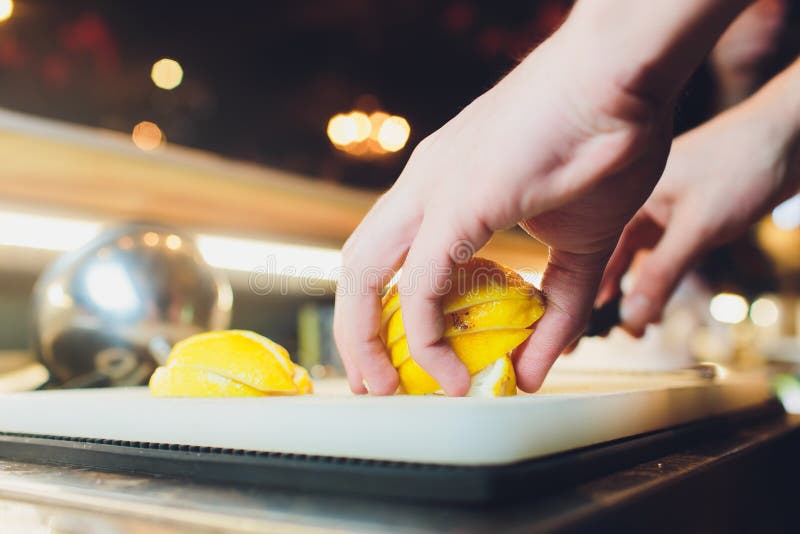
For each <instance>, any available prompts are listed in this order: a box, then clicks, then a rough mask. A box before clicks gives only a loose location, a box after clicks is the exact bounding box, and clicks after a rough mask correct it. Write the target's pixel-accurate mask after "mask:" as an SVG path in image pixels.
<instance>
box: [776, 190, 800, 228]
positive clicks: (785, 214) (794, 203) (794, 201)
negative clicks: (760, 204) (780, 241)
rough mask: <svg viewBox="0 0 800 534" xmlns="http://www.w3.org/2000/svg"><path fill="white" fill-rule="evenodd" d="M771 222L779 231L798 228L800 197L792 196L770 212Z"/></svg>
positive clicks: (799, 223)
mask: <svg viewBox="0 0 800 534" xmlns="http://www.w3.org/2000/svg"><path fill="white" fill-rule="evenodd" d="M772 222H774V223H775V226H777V227H778V228H780V229H781V230H794V229H795V228H800V195H795V196H793V197H792V198H790V199H789V200H787V201H785V202H783V203H782V204H779V205H778V207H776V208H775V209H774V210H772Z"/></svg>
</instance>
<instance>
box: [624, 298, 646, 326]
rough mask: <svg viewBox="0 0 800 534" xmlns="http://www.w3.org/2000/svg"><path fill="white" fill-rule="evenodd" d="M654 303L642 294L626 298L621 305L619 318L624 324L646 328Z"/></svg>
mask: <svg viewBox="0 0 800 534" xmlns="http://www.w3.org/2000/svg"><path fill="white" fill-rule="evenodd" d="M652 306H653V301H652V300H650V298H649V297H647V296H645V295H641V294H638V293H637V294H635V295H630V296H628V297H625V298H624V299H623V300H622V304H620V309H619V317H620V319H622V322H623V323H625V324H628V325H631V326H642V327H644V326H645V325H646V324H647V322H648V321H649V320H650V311H651V309H652Z"/></svg>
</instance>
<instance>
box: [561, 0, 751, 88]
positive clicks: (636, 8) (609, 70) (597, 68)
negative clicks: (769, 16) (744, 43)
mask: <svg viewBox="0 0 800 534" xmlns="http://www.w3.org/2000/svg"><path fill="white" fill-rule="evenodd" d="M750 2H751V0H649V1H642V0H579V1H578V3H577V4H576V6H575V8H574V10H573V12H572V14H571V15H570V18H569V20H568V21H567V23H565V25H564V27H563V30H564V31H565V32H568V33H570V34H571V40H572V41H573V42H575V43H578V44H579V46H580V50H578V51H577V52H578V54H579V56H578V57H579V61H580V68H582V69H588V70H590V71H591V76H592V78H593V79H594V80H604V79H611V80H613V82H614V83H615V84H617V85H618V86H619V87H620V88H621V89H622V90H623V91H625V92H627V93H630V94H631V95H634V96H639V97H642V98H643V99H645V100H648V101H652V102H654V103H656V104H661V103H663V102H670V101H671V100H673V99H674V98H676V97H677V95H678V94H679V92H680V90H681V88H682V87H683V85H684V84H685V82H686V80H687V79H688V77H689V76H690V75H691V73H692V72H693V71H694V70H695V69H696V68H697V66H698V65H699V64H700V62H701V61H702V60H703V58H704V57H705V56H706V55H707V54H708V53H709V51H710V50H711V48H712V47H713V46H714V43H716V41H717V39H718V38H719V36H720V35H721V34H722V32H723V31H724V30H725V28H726V27H727V26H728V25H729V24H730V23H731V22H732V21H733V19H734V18H735V17H736V16H737V15H738V14H739V13H740V12H741V11H742V10H743V9H744V8H745V7H746V6H747V5H748V4H749V3H750Z"/></svg>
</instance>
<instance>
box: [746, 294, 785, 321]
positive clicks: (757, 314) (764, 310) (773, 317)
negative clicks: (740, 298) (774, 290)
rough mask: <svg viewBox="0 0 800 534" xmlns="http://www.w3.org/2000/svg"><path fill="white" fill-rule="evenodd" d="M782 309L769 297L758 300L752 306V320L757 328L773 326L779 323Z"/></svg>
mask: <svg viewBox="0 0 800 534" xmlns="http://www.w3.org/2000/svg"><path fill="white" fill-rule="evenodd" d="M779 317H780V309H779V308H778V305H777V304H776V303H775V301H774V300H772V299H771V298H769V297H761V298H759V299H756V300H755V301H754V302H753V304H751V305H750V320H751V321H753V324H755V325H756V326H764V327H766V326H772V325H774V324H775V323H777V322H778V318H779Z"/></svg>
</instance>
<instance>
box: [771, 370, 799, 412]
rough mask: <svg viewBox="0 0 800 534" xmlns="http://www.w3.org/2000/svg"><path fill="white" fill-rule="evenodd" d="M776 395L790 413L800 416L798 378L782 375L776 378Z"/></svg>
mask: <svg viewBox="0 0 800 534" xmlns="http://www.w3.org/2000/svg"><path fill="white" fill-rule="evenodd" d="M773 386H774V388H775V393H776V395H777V396H778V398H779V399H780V401H781V404H783V409H784V410H786V411H787V412H788V413H792V414H800V382H799V381H798V380H797V377H795V376H792V375H789V374H780V375H778V376H776V377H775V378H774V381H773Z"/></svg>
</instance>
